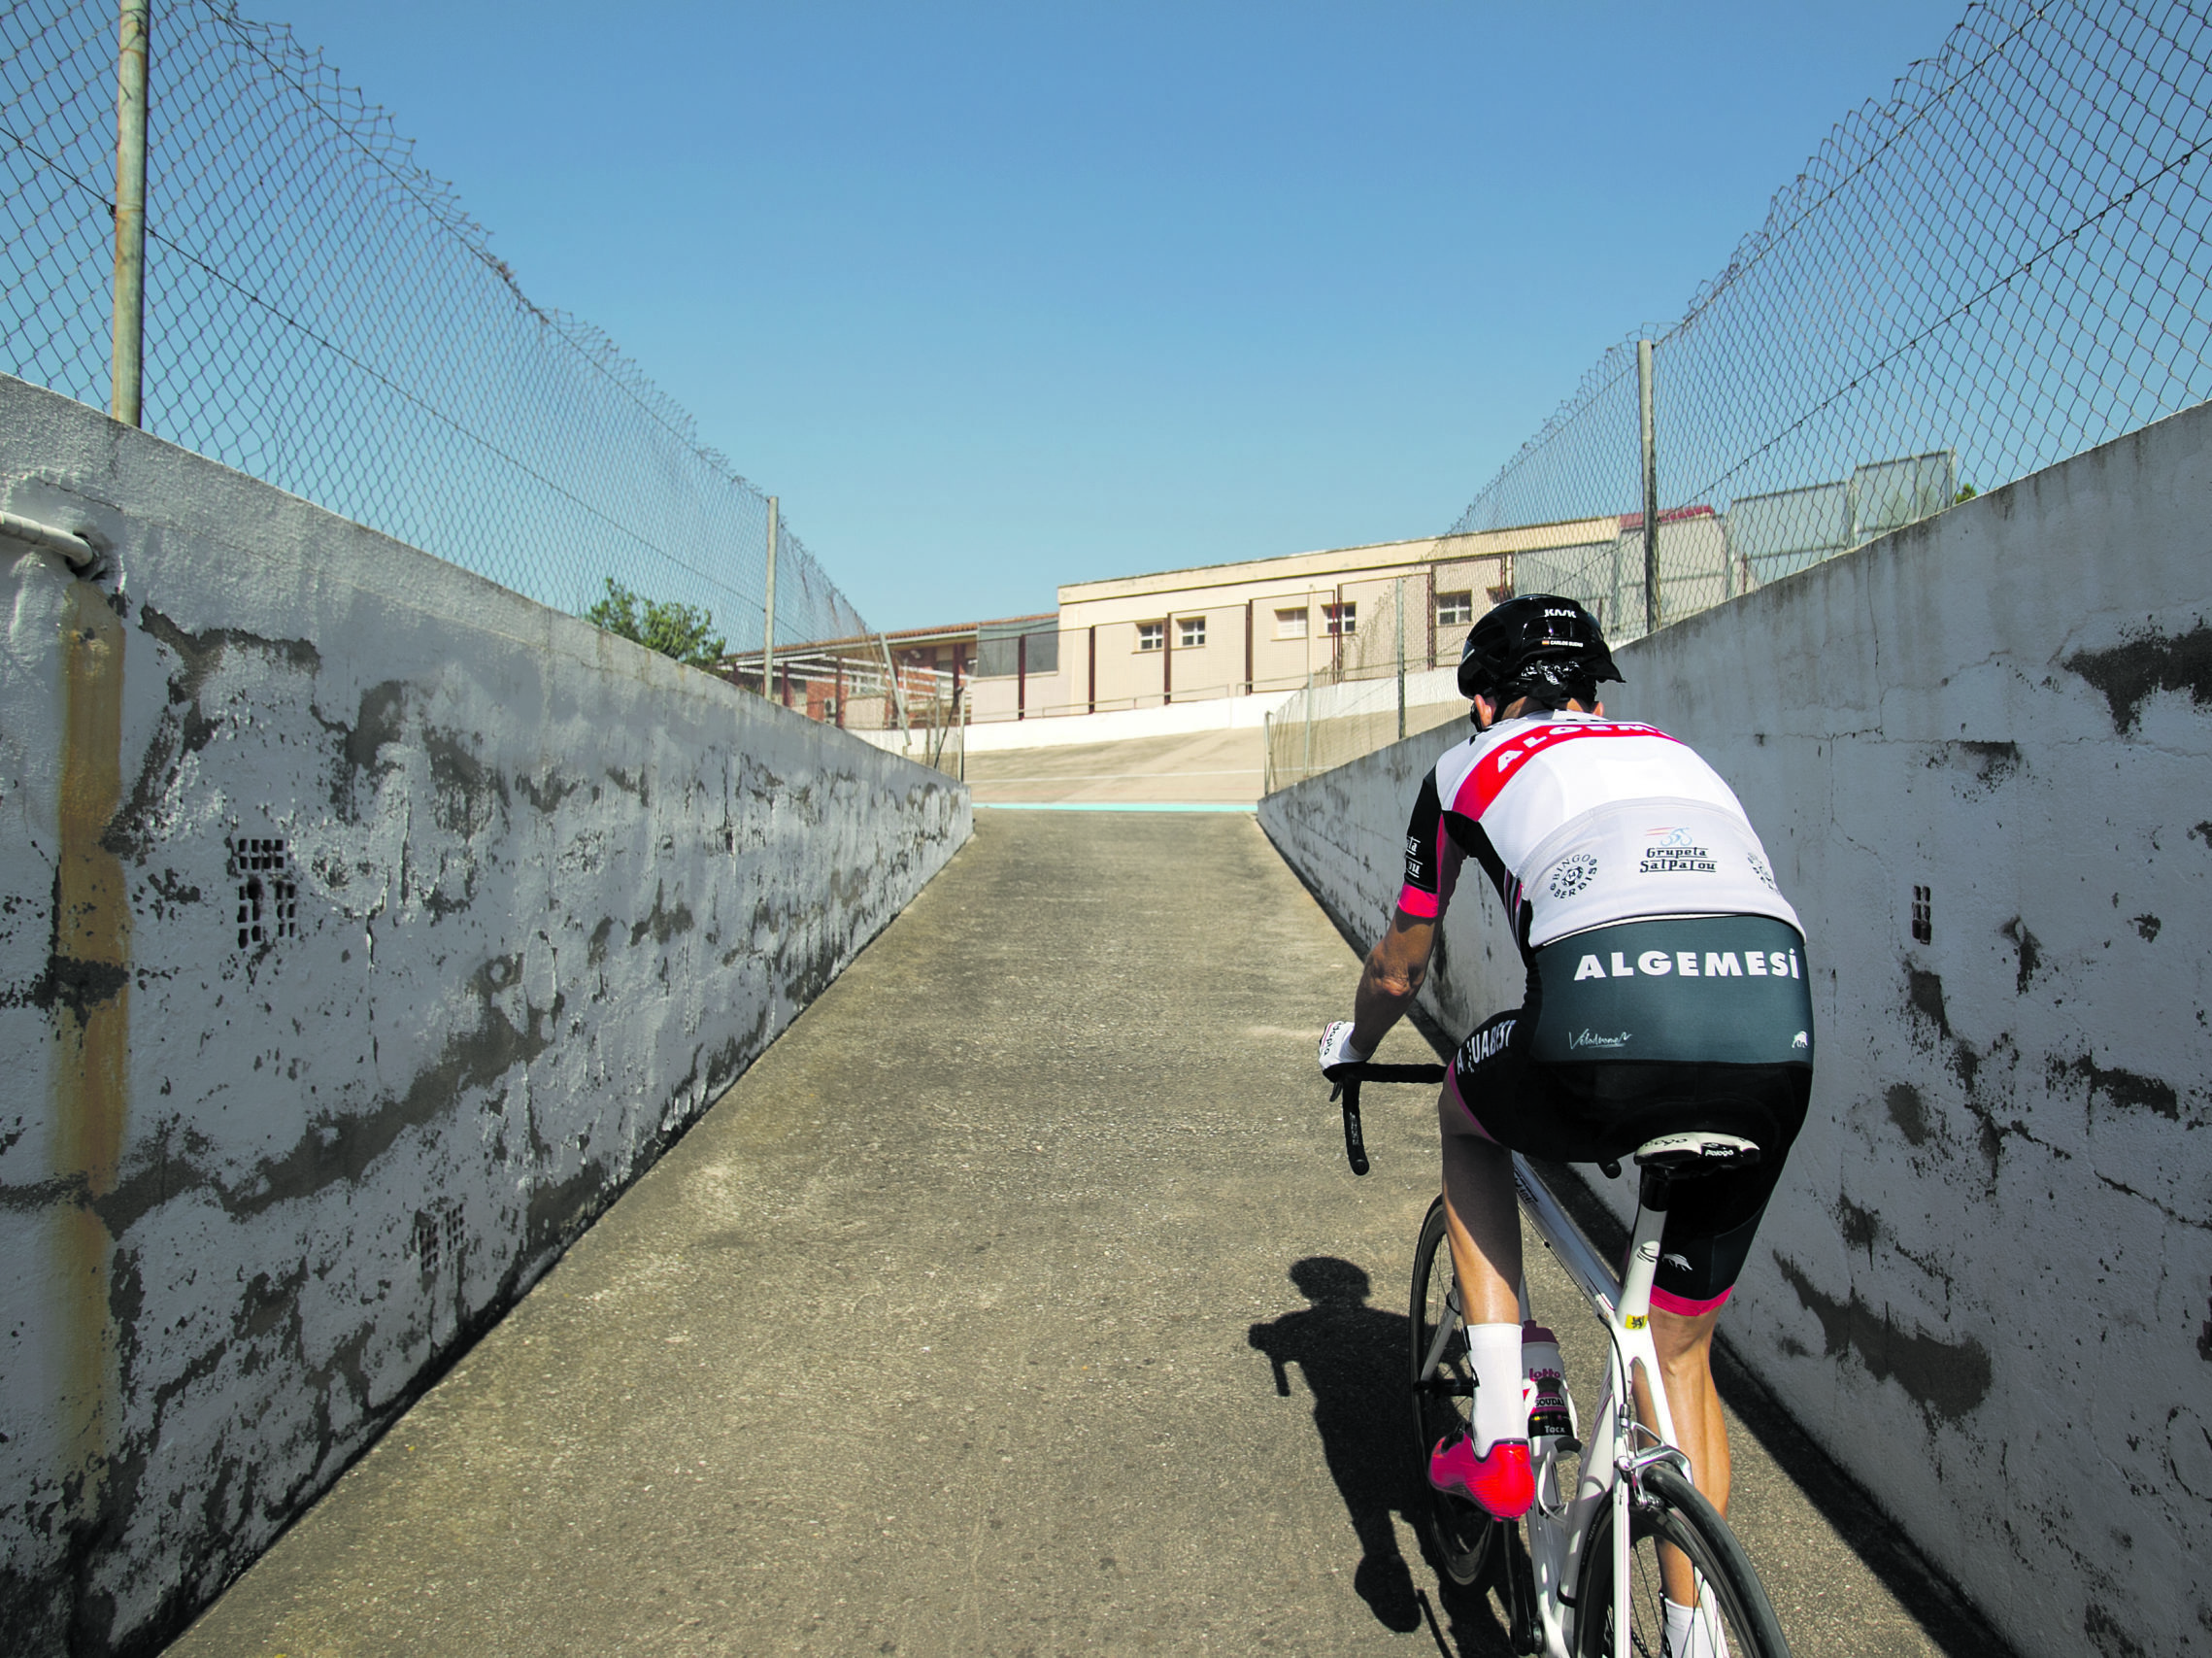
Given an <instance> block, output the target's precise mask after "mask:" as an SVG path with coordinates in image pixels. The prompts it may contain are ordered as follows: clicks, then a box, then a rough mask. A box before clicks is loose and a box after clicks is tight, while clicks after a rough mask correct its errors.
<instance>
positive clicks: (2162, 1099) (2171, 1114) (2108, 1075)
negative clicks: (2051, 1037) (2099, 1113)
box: [2050, 1054, 2181, 1123]
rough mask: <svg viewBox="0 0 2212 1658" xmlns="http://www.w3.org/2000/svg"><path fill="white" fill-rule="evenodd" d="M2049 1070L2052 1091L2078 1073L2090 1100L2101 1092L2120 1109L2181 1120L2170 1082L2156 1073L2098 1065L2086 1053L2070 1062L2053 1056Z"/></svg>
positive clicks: (2108, 1101)
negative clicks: (2139, 1072) (2086, 1085)
mask: <svg viewBox="0 0 2212 1658" xmlns="http://www.w3.org/2000/svg"><path fill="white" fill-rule="evenodd" d="M2050 1074H2051V1087H2052V1091H2053V1092H2054V1093H2056V1092H2058V1091H2059V1090H2060V1089H2062V1088H2063V1087H2064V1086H2065V1083H2066V1078H2067V1077H2069V1076H2074V1077H2079V1078H2080V1079H2081V1080H2082V1081H2083V1082H2084V1083H2086V1084H2088V1092H2089V1099H2090V1102H2091V1103H2092V1104H2095V1101H2096V1100H2097V1098H2098V1097H2099V1096H2102V1097H2103V1099H2104V1100H2105V1101H2106V1103H2108V1104H2111V1105H2114V1106H2116V1107H2118V1108H2120V1109H2122V1110H2128V1111H2155V1112H2157V1113H2158V1114H2159V1115H2160V1116H2162V1117H2163V1118H2165V1119H2166V1121H2167V1122H2169V1123H2178V1122H2180V1121H2181V1099H2180V1096H2179V1095H2178V1094H2176V1093H2175V1091H2174V1086H2173V1084H2172V1083H2170V1082H2165V1081H2162V1080H2161V1079H2160V1078H2158V1077H2155V1076H2143V1075H2140V1074H2138V1073H2137V1072H2135V1071H2131V1070H2123V1069H2121V1068H2120V1067H2119V1066H2109V1067H2107V1066H2099V1065H2098V1064H2097V1063H2096V1062H2095V1060H2093V1059H2092V1058H2090V1056H2089V1055H2087V1054H2084V1055H2082V1056H2081V1057H2080V1058H2079V1059H2077V1060H2075V1061H2074V1062H2073V1063H2072V1064H2070V1065H2069V1064H2067V1063H2066V1062H2065V1061H2063V1060H2056V1059H2055V1060H2053V1061H2052V1062H2051V1073H2050Z"/></svg>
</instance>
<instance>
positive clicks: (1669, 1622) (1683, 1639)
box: [1664, 1601, 1728, 1658]
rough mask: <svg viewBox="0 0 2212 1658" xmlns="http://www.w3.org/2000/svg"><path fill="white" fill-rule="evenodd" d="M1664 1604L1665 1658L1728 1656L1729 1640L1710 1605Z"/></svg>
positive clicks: (1719, 1657) (1669, 1602)
mask: <svg viewBox="0 0 2212 1658" xmlns="http://www.w3.org/2000/svg"><path fill="white" fill-rule="evenodd" d="M1664 1604H1665V1607H1666V1646H1665V1649H1664V1658H1728V1640H1727V1637H1726V1636H1725V1635H1723V1634H1722V1633H1721V1620H1720V1619H1719V1618H1717V1617H1715V1616H1714V1615H1713V1609H1712V1608H1711V1607H1678V1606H1676V1605H1675V1604H1674V1603H1673V1602H1672V1601H1667V1602H1665V1603H1664Z"/></svg>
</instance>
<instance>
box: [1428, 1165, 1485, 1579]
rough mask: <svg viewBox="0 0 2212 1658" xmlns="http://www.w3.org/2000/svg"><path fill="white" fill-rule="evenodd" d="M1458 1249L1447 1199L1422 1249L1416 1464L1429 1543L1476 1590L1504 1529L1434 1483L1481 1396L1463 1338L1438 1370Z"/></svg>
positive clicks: (1437, 1208) (1449, 1346) (1448, 1345)
mask: <svg viewBox="0 0 2212 1658" xmlns="http://www.w3.org/2000/svg"><path fill="white" fill-rule="evenodd" d="M1452 1288H1453V1278H1452V1250H1451V1247H1450V1245H1449V1244H1447V1243H1446V1241H1445V1232H1444V1200H1443V1199H1442V1198H1439V1199H1437V1200H1436V1201H1435V1202H1433V1203H1431V1204H1430V1205H1429V1208H1428V1218H1427V1219H1426V1220H1425V1221H1424V1222H1423V1223H1422V1227H1421V1242H1420V1244H1419V1245H1418V1246H1417V1247H1416V1248H1415V1250H1414V1252H1413V1311H1412V1315H1411V1317H1410V1319H1409V1320H1408V1322H1409V1323H1410V1324H1411V1325H1412V1328H1413V1355H1412V1361H1413V1362H1412V1378H1413V1428H1414V1441H1415V1443H1414V1449H1415V1451H1416V1453H1417V1455H1418V1459H1419V1460H1418V1461H1417V1463H1416V1464H1415V1467H1416V1469H1417V1470H1418V1477H1419V1479H1420V1480H1421V1488H1422V1490H1424V1492H1426V1493H1427V1494H1428V1527H1427V1530H1428V1538H1429V1541H1430V1542H1431V1543H1433V1544H1434V1545H1435V1548H1436V1554H1437V1559H1438V1562H1439V1564H1441V1565H1442V1567H1443V1568H1444V1571H1445V1573H1446V1574H1447V1575H1448V1576H1450V1577H1451V1579H1452V1580H1453V1581H1454V1582H1455V1583H1472V1582H1473V1581H1474V1580H1475V1579H1476V1578H1477V1577H1480V1576H1481V1575H1482V1573H1483V1568H1484V1566H1485V1565H1486V1564H1488V1562H1489V1560H1490V1557H1491V1550H1492V1549H1493V1548H1495V1546H1496V1544H1497V1535H1498V1530H1499V1527H1498V1523H1497V1522H1496V1521H1495V1520H1493V1519H1491V1517H1490V1516H1489V1515H1488V1514H1486V1513H1484V1512H1483V1511H1482V1510H1481V1509H1480V1508H1478V1507H1476V1506H1474V1505H1473V1504H1472V1503H1465V1502H1461V1501H1460V1500H1459V1499H1458V1498H1457V1497H1447V1496H1445V1495H1444V1494H1443V1493H1442V1492H1441V1491H1438V1490H1435V1489H1434V1488H1433V1487H1431V1486H1430V1485H1429V1483H1428V1453H1429V1452H1430V1451H1432V1450H1433V1449H1435V1447H1436V1441H1437V1440H1439V1439H1442V1438H1448V1437H1450V1436H1451V1435H1454V1434H1463V1433H1465V1432H1466V1431H1467V1419H1468V1416H1469V1415H1470V1413H1471V1411H1472V1409H1473V1405H1474V1397H1475V1378H1474V1372H1473V1371H1472V1370H1470V1369H1469V1367H1468V1364H1467V1343H1466V1341H1465V1339H1464V1338H1463V1337H1461V1336H1460V1335H1458V1333H1457V1332H1455V1333H1454V1334H1453V1336H1452V1337H1451V1339H1450V1340H1448V1341H1446V1342H1445V1343H1444V1348H1443V1351H1442V1352H1441V1353H1440V1354H1439V1355H1438V1356H1437V1361H1436V1363H1435V1364H1434V1366H1433V1367H1431V1366H1430V1364H1429V1354H1430V1350H1431V1349H1432V1348H1434V1347H1435V1346H1436V1333H1437V1331H1439V1330H1440V1329H1442V1328H1443V1327H1444V1323H1445V1320H1446V1319H1447V1317H1449V1316H1451V1308H1452V1306H1453V1305H1454V1304H1455V1302H1454V1298H1453V1297H1452Z"/></svg>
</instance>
